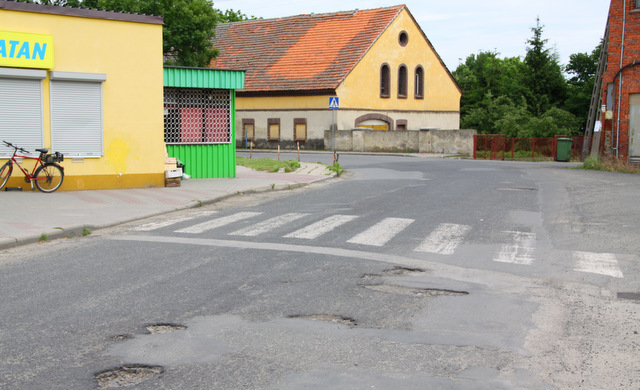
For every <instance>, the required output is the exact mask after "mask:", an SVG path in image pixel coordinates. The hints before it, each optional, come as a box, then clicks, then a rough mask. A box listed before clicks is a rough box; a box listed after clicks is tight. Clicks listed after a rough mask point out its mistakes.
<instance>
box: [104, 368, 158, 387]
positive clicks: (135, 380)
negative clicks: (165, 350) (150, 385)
mask: <svg viewBox="0 0 640 390" xmlns="http://www.w3.org/2000/svg"><path fill="white" fill-rule="evenodd" d="M163 372H164V368H162V367H161V366H144V365H126V366H121V367H118V368H114V369H111V370H106V371H103V372H100V373H97V374H96V375H95V377H96V379H97V381H98V388H99V389H113V388H116V387H127V386H135V385H137V384H140V383H142V382H144V381H146V380H148V379H151V378H154V377H157V376H159V375H160V374H162V373H163Z"/></svg>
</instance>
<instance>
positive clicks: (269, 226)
mask: <svg viewBox="0 0 640 390" xmlns="http://www.w3.org/2000/svg"><path fill="white" fill-rule="evenodd" d="M307 215H309V214H300V213H289V214H284V215H281V216H279V217H275V218H270V219H267V220H266V221H263V222H260V223H258V224H255V225H253V226H247V227H246V228H244V229H240V230H237V231H235V232H233V233H229V235H231V236H245V237H255V236H258V235H260V234H263V233H267V232H269V231H272V230H273V229H277V228H279V227H281V226H283V225H286V224H287V223H289V222H293V221H295V220H297V219H300V218H302V217H306V216H307Z"/></svg>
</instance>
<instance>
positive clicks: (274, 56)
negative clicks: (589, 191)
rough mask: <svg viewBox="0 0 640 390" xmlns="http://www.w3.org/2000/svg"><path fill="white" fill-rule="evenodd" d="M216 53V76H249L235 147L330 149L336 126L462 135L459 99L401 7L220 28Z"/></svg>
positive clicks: (439, 62)
mask: <svg viewBox="0 0 640 390" xmlns="http://www.w3.org/2000/svg"><path fill="white" fill-rule="evenodd" d="M213 45H214V47H215V48H217V49H218V50H219V51H220V55H219V56H218V57H217V58H216V59H215V60H213V62H212V63H211V67H213V68H222V69H238V70H245V71H246V73H245V85H244V88H243V89H241V90H238V91H236V96H237V105H236V110H237V117H236V118H237V119H236V121H237V128H238V129H242V131H238V134H237V138H236V143H237V145H238V146H241V147H244V146H245V145H246V144H247V143H252V144H253V145H255V146H256V147H267V148H269V147H276V146H277V145H280V146H281V147H283V148H288V147H293V146H294V145H296V144H300V147H301V148H306V149H325V148H331V145H325V141H324V140H325V131H328V130H330V129H331V126H332V125H333V126H334V129H336V130H351V129H354V128H369V129H374V130H380V131H387V132H393V131H402V130H407V131H409V130H419V129H420V128H437V129H459V123H460V96H461V90H460V88H459V86H458V84H457V83H456V81H455V80H454V78H453V76H452V75H451V73H450V72H449V70H448V69H447V68H446V66H445V65H444V63H443V61H442V60H441V58H440V57H439V56H438V53H437V52H436V51H435V49H434V48H433V45H432V44H431V42H430V41H429V39H428V38H427V36H426V35H425V33H424V32H423V31H422V29H421V28H420V26H419V25H418V23H417V22H416V20H415V19H414V17H413V16H412V15H411V12H409V10H408V8H407V7H406V6H405V5H397V6H392V7H384V8H376V9H367V10H357V9H356V10H352V11H342V12H334V13H325V14H306V15H297V16H290V17H283V18H276V19H265V20H262V19H261V20H248V21H242V22H235V23H224V24H220V25H219V26H218V27H217V29H216V38H215V39H214V42H213ZM335 98H337V100H336V99H335ZM330 101H331V102H332V103H333V104H336V103H337V105H338V107H339V108H338V109H331V108H330V107H329V104H330ZM333 108H336V107H335V106H334V107H333Z"/></svg>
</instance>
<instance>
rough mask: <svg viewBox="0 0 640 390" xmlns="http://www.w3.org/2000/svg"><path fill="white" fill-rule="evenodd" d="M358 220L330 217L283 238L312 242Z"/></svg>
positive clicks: (351, 216) (345, 216)
mask: <svg viewBox="0 0 640 390" xmlns="http://www.w3.org/2000/svg"><path fill="white" fill-rule="evenodd" d="M356 218H358V217H357V216H356V215H340V214H338V215H332V216H330V217H327V218H325V219H323V220H322V221H318V222H316V223H312V224H311V225H309V226H307V227H305V228H302V229H300V230H297V231H295V232H293V233H289V234H287V235H286V236H284V237H285V238H305V239H308V240H313V239H315V238H318V237H320V236H321V235H323V234H325V233H328V232H330V231H331V230H333V229H335V228H337V227H339V226H341V225H344V224H345V223H347V222H350V221H353V220H354V219H356Z"/></svg>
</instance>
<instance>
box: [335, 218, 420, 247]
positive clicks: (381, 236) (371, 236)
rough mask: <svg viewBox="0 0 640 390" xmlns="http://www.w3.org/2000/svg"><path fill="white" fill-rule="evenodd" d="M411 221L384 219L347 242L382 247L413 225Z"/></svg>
mask: <svg viewBox="0 0 640 390" xmlns="http://www.w3.org/2000/svg"><path fill="white" fill-rule="evenodd" d="M413 221H414V220H413V219H407V218H385V219H383V220H382V221H380V222H378V223H377V224H375V225H373V226H371V227H370V228H369V229H367V230H365V231H364V232H362V233H360V234H358V235H356V236H354V237H353V238H352V239H350V240H348V241H347V242H349V243H352V244H362V245H372V246H383V245H384V244H386V243H387V242H388V241H389V240H391V239H392V238H393V237H395V235H396V234H398V233H400V232H401V231H402V230H404V228H406V227H407V226H409V225H410V224H411V223H413Z"/></svg>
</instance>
